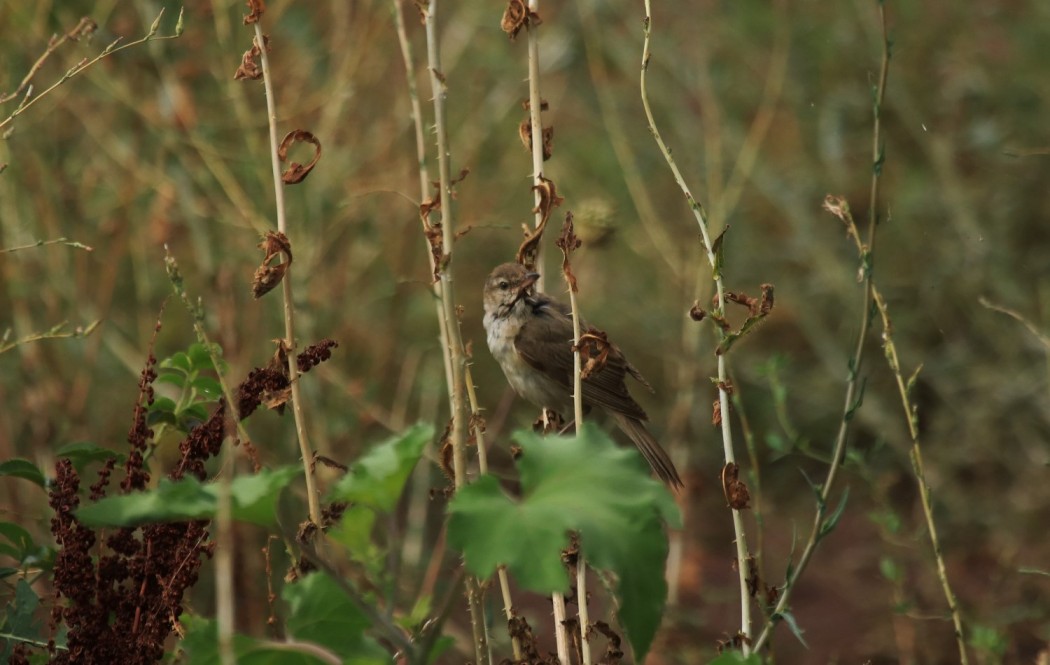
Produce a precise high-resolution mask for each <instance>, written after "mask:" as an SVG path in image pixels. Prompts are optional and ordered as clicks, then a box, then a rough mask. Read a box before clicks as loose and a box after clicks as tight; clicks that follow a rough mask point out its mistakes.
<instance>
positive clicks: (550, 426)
mask: <svg viewBox="0 0 1050 665" xmlns="http://www.w3.org/2000/svg"><path fill="white" fill-rule="evenodd" d="M563 429H565V419H564V418H562V417H561V414H560V413H556V412H554V411H551V410H550V409H543V410H542V411H540V415H539V417H538V418H536V420H534V421H533V423H532V431H533V432H536V433H537V434H543V435H544V436H546V435H547V434H559V433H560V432H561V431H562V430H563Z"/></svg>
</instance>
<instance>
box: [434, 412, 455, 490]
mask: <svg viewBox="0 0 1050 665" xmlns="http://www.w3.org/2000/svg"><path fill="white" fill-rule="evenodd" d="M438 466H439V467H440V468H441V471H442V473H444V474H445V478H447V479H448V481H449V482H450V483H451V482H455V480H456V471H455V469H454V468H453V463H452V421H451V420H449V421H448V424H447V425H445V431H444V433H443V434H442V435H441V439H439V440H438Z"/></svg>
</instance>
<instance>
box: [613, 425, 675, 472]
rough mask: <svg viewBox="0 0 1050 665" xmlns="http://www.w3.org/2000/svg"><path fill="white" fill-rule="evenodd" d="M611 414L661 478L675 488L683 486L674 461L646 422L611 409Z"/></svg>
mask: <svg viewBox="0 0 1050 665" xmlns="http://www.w3.org/2000/svg"><path fill="white" fill-rule="evenodd" d="M610 415H612V417H613V419H614V420H616V425H617V426H618V427H619V428H620V429H621V430H623V433H624V434H626V435H627V436H628V437H630V439H631V441H633V442H634V445H636V446H637V447H638V450H639V452H641V453H642V456H643V457H645V461H647V462H649V466H651V467H653V471H655V472H656V475H658V476H660V479H661V480H663V481H664V482H665V483H667V484H668V485H670V486H671V487H672V488H673V489H680V488H681V487H683V484H682V479H681V478H680V477H679V476H678V470H677V469H675V468H674V462H672V461H671V458H670V457H669V456H668V455H667V452H666V451H665V450H664V449H663V448H661V447H660V444H659V443H658V442H657V441H656V439H655V438H653V435H652V434H650V433H649V430H648V429H646V428H645V423H643V422H642V421H641V420H638V419H636V418H631V417H630V416H627V415H624V414H622V413H616V412H615V411H610Z"/></svg>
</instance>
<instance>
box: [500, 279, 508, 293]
mask: <svg viewBox="0 0 1050 665" xmlns="http://www.w3.org/2000/svg"><path fill="white" fill-rule="evenodd" d="M508 286H510V283H509V282H507V280H505V279H504V280H502V281H500V283H499V288H501V289H502V290H504V291H506V290H507V287H508Z"/></svg>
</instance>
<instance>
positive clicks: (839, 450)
mask: <svg viewBox="0 0 1050 665" xmlns="http://www.w3.org/2000/svg"><path fill="white" fill-rule="evenodd" d="M879 18H880V20H881V24H882V65H881V67H880V69H879V80H878V84H877V87H876V89H875V99H874V103H873V105H872V109H873V114H874V128H873V131H872V173H871V188H870V198H869V201H868V235H867V242H866V243H862V242H861V240H860V235H859V233H858V232H857V231H856V225H853V227H852V228H853V232H852V235H853V237H854V239H855V240H856V242H857V246H858V249H859V250H860V254H861V266H862V276H863V279H864V301H863V306H862V308H861V321H860V331H859V332H858V333H857V344H856V347H855V348H854V350H853V356H852V358H851V359H850V363H849V373H848V375H847V379H846V399H845V407H844V408H843V414H842V418H841V419H840V421H839V429H838V433H837V434H836V436H835V444H834V448H833V453H832V457H831V466H830V467H829V468H828V473H827V476H826V477H825V479H824V483H823V484H822V486H821V490H820V500H819V501H818V502H817V510H816V513H815V514H814V516H813V527H812V529H811V531H810V535H809V539H808V540H807V541H806V545H805V547H804V548H803V550H802V555H801V556H800V557H799V560H798V563H797V564H795V566H794V568H793V569H792V571H791V575H790V576H789V577H788V578H787V580H785V582H784V588H783V589H782V590H781V593H780V597H779V598H778V600H777V604H776V606H774V608H773V611H772V612H771V613H770V616H771V617H772V619H773V620H772V621H770V622H769V623H767V624H766V625H765V626H764V627H763V629H762V632H761V633H760V634H759V636H758V638H757V639H755V642H754V648H755V650H756V651H757V650H759V649H761V648H762V647H763V646H764V645H765V644H766V643H767V642H768V641H769V639H770V637H771V636H772V633H773V629H774V627H775V626H776V624H777V622H778V619H779V618H780V617H782V615H783V613H784V612H785V611H786V610H787V608H788V601H789V600H790V598H791V595H792V592H793V591H794V589H795V585H796V583H797V582H798V579H799V577H800V576H801V575H802V573H804V572H805V570H806V567H807V566H808V565H809V561H810V559H811V558H812V556H813V552H814V551H816V548H817V545H818V544H819V542H820V540H821V537H822V534H823V529H824V526H825V521H824V517H825V515H826V514H827V505H828V498H829V497H830V496H831V490H832V487H833V486H834V484H835V479H836V478H837V476H838V472H839V469H840V468H841V466H842V461H843V459H844V458H845V453H846V436H847V434H848V433H849V426H850V423H851V422H852V420H853V416H854V415H855V412H856V410H857V408H859V406H860V396H861V394H862V392H863V388H862V387H861V386H860V381H859V377H860V369H861V363H862V362H863V360H864V343H865V341H866V339H867V336H868V330H869V329H870V328H871V317H872V300H873V297H874V295H873V294H874V287H873V284H872V273H873V270H874V253H873V252H874V247H875V230H876V228H877V227H878V221H879V220H878V197H879V184H880V182H881V176H882V157H883V153H882V131H881V128H882V124H881V115H882V102H883V100H884V99H885V95H886V78H887V76H888V74H889V68H890V47H889V37H888V34H887V29H886V12H885V8H884V7H883V4H882V3H881V2H880V3H879ZM846 212H847V214H848V210H847V211H846ZM851 223H852V218H850V222H848V224H851Z"/></svg>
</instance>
